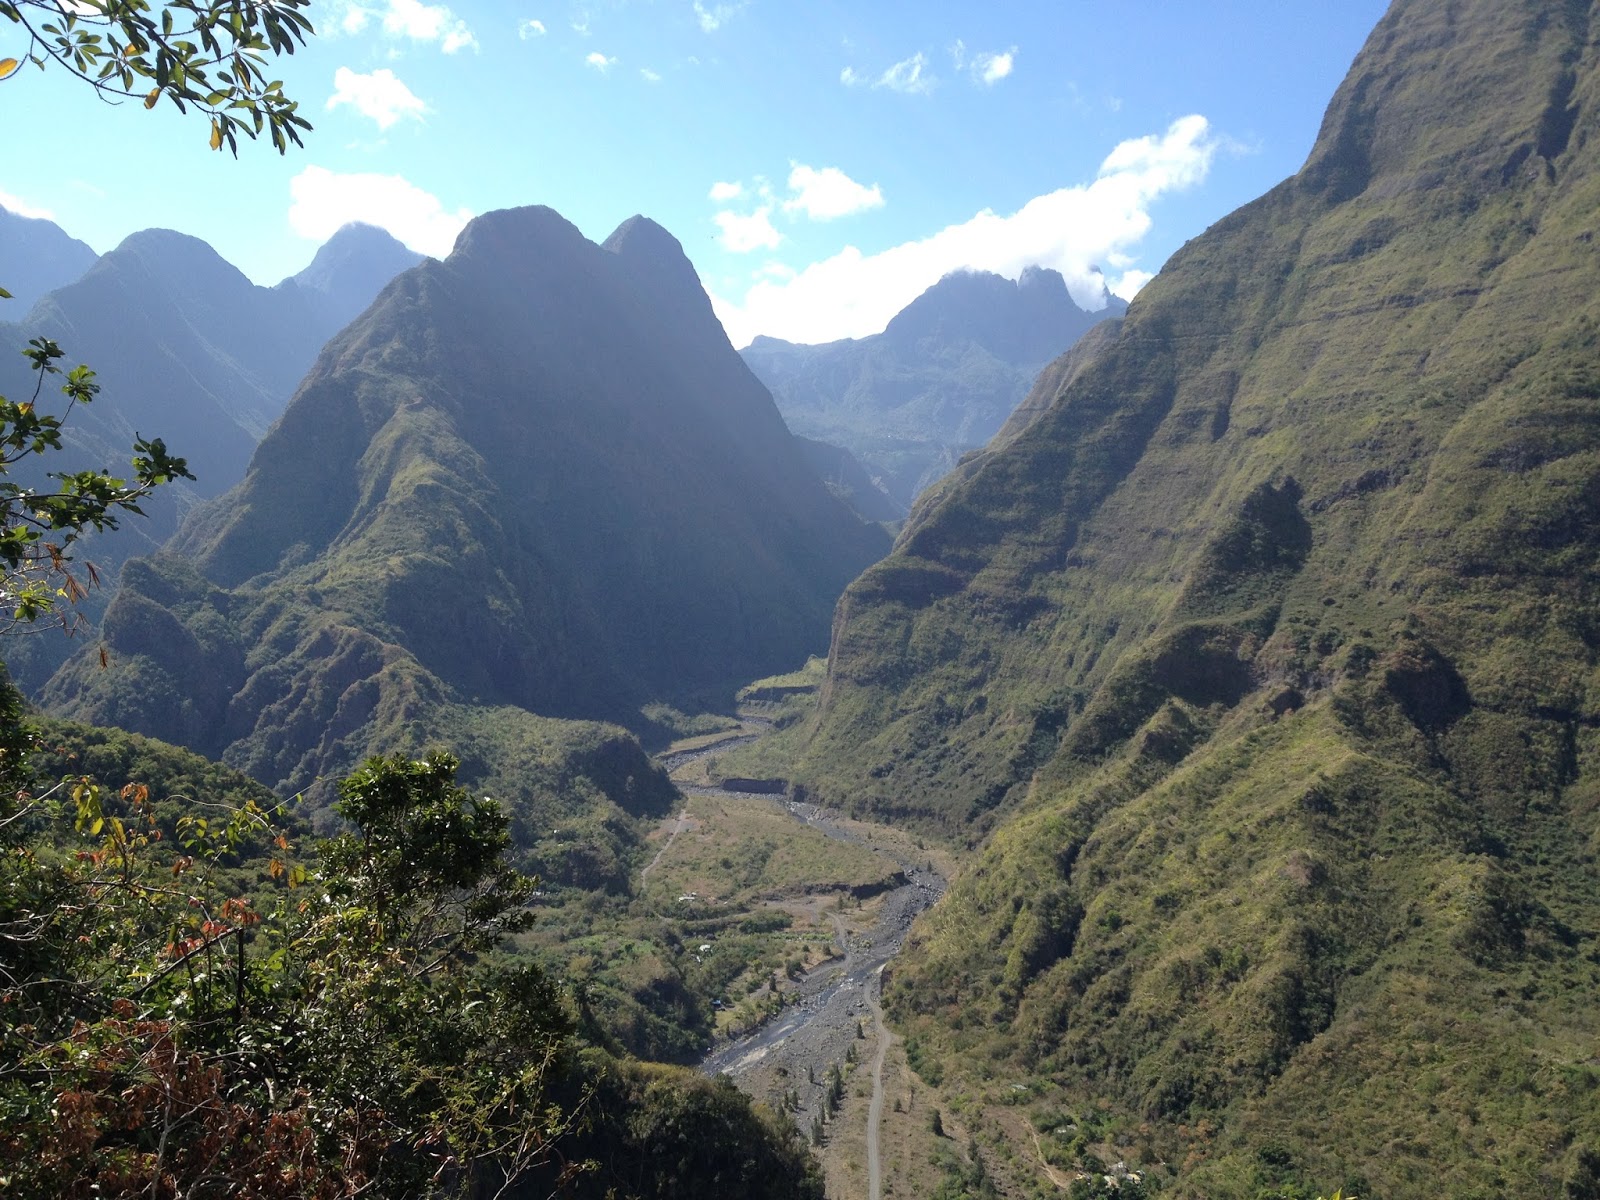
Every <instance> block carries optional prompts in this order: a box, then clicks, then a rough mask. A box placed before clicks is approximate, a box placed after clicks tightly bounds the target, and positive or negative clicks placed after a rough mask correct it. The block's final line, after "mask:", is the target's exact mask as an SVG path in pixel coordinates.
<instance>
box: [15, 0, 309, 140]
mask: <svg viewBox="0 0 1600 1200" xmlns="http://www.w3.org/2000/svg"><path fill="white" fill-rule="evenodd" d="M309 7H310V0H214V2H213V3H202V2H200V0H170V2H169V3H166V4H162V5H158V6H155V7H152V6H151V5H150V4H149V3H147V2H146V0H0V22H5V21H9V22H10V23H11V24H12V25H14V26H16V27H18V29H19V30H20V32H21V33H22V35H23V37H24V38H25V39H26V43H27V44H26V46H24V47H22V48H21V52H20V53H19V54H13V55H8V56H6V57H0V79H8V78H13V77H14V76H15V75H16V73H17V71H18V69H19V68H20V67H21V66H22V64H23V62H24V61H27V62H31V63H33V64H34V65H35V66H37V67H38V68H40V69H41V70H43V69H45V68H46V67H51V66H54V67H57V68H59V69H61V70H64V71H67V72H68V73H69V74H71V75H74V76H76V77H77V78H78V79H80V80H82V81H83V82H84V83H86V84H88V85H89V86H90V87H92V88H94V90H95V91H96V92H98V93H99V94H100V95H101V96H102V97H104V98H105V99H107V100H109V101H113V102H116V101H121V100H140V101H142V102H143V104H144V106H145V107H146V108H154V107H155V106H156V105H157V104H158V103H160V101H161V99H162V97H163V96H164V97H166V99H167V100H168V101H170V102H171V103H172V104H174V105H175V106H176V107H177V109H178V111H179V112H188V111H189V109H190V108H191V107H193V108H196V109H199V110H200V111H201V112H203V113H205V114H206V116H207V117H208V118H209V119H210V129H211V148H212V149H213V150H220V149H221V148H222V147H223V146H226V147H227V148H228V149H229V150H230V151H231V152H232V153H233V154H234V155H236V156H237V155H238V153H239V140H238V139H239V137H240V135H243V136H245V137H247V138H250V139H252V140H254V139H255V138H258V137H260V136H262V135H263V134H265V135H266V136H267V137H269V138H270V139H271V141H272V144H273V146H274V147H275V148H276V149H277V150H278V152H279V153H280V154H281V153H283V152H285V151H286V150H287V149H288V148H289V144H290V143H291V142H292V143H293V144H294V145H296V146H298V145H301V144H302V142H301V140H300V139H301V134H302V132H304V131H307V130H309V129H310V128H311V123H310V122H309V121H307V120H306V119H305V118H304V117H302V116H301V115H300V112H299V107H300V106H299V104H298V102H296V101H294V100H291V99H290V98H289V97H288V96H286V95H284V93H283V83H282V81H280V80H276V79H269V78H268V77H267V66H268V64H269V62H270V61H271V60H272V58H273V57H275V56H276V55H279V54H293V53H294V52H295V50H296V49H297V48H299V47H301V46H303V45H305V41H306V38H307V37H308V36H309V35H310V34H311V32H312V28H311V21H310V19H309V18H308V17H307V16H306V15H305V13H304V12H303V11H302V10H304V9H306V8H309ZM0 30H3V24H0Z"/></svg>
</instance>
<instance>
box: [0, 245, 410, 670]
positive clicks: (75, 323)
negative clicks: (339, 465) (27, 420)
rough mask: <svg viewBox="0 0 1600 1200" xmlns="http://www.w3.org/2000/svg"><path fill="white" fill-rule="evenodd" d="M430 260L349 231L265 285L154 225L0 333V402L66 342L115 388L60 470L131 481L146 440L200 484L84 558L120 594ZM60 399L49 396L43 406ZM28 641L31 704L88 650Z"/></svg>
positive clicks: (176, 491) (71, 439) (12, 657)
mask: <svg viewBox="0 0 1600 1200" xmlns="http://www.w3.org/2000/svg"><path fill="white" fill-rule="evenodd" d="M30 224H38V223H37V222H31V223H30ZM52 228H53V226H52ZM63 236H64V235H63ZM75 244H77V243H75ZM417 258H418V256H417V255H415V254H412V253H411V252H410V251H409V250H406V249H405V247H404V246H401V245H400V243H398V242H396V241H395V240H394V239H393V238H391V237H389V235H388V234H386V233H383V232H381V231H379V230H374V229H371V228H370V227H366V226H347V227H346V228H344V229H341V230H340V231H339V232H337V233H335V234H334V236H333V237H332V238H330V239H329V240H328V242H327V244H326V245H324V246H323V247H322V248H321V249H320V250H319V251H318V253H317V257H316V259H315V260H314V262H313V263H312V265H311V266H310V267H308V268H307V269H306V270H305V271H303V272H301V274H300V275H298V276H295V277H293V278H291V279H288V280H285V281H284V282H283V283H282V284H280V285H279V286H278V287H276V288H264V287H257V286H256V285H255V284H253V283H251V282H250V280H248V279H247V278H245V276H244V275H243V274H242V273H241V272H239V271H238V270H237V269H236V268H234V267H233V266H232V265H231V264H229V263H227V262H226V261H224V260H223V259H222V258H221V257H220V256H219V255H218V254H217V253H216V251H215V250H213V249H212V248H211V247H210V246H209V245H207V244H206V243H205V242H203V241H200V240H199V239H198V238H192V237H188V236H186V235H184V234H181V233H175V232H173V231H171V230H163V229H148V230H144V231H142V232H140V233H135V234H133V235H131V236H129V237H128V238H126V239H124V241H123V242H122V243H121V244H120V245H119V246H117V248H116V249H114V250H112V251H111V252H110V253H108V254H106V255H104V256H103V257H102V258H100V260H99V261H98V262H96V263H94V265H93V267H92V268H90V269H89V270H88V271H87V273H83V272H81V271H80V272H79V274H82V275H83V277H82V278H81V279H78V280H77V281H76V282H73V283H70V284H68V285H67V286H63V287H58V288H56V289H55V290H54V291H52V292H50V293H49V294H48V295H45V296H44V297H43V298H42V299H40V300H39V302H38V304H36V305H35V306H34V307H33V308H32V309H31V311H28V312H27V313H26V315H25V316H24V315H23V314H22V313H20V312H19V313H17V314H16V315H17V316H18V317H20V318H22V319H20V320H18V322H17V323H16V324H14V325H4V324H0V394H4V395H7V396H13V397H15V396H18V395H26V394H31V393H32V391H33V388H34V385H35V383H36V377H35V376H34V375H33V374H32V373H31V372H30V371H29V370H28V364H27V362H26V361H25V360H24V359H23V358H22V356H21V353H20V351H21V349H22V347H23V346H24V345H25V344H26V342H27V341H28V339H30V338H35V337H48V338H53V339H54V340H56V341H57V342H59V343H60V345H61V347H62V349H63V350H64V351H65V352H66V354H67V356H68V359H67V361H68V362H69V363H70V364H76V363H79V362H83V363H87V364H88V365H89V366H90V367H91V368H92V369H93V370H94V371H95V373H96V377H97V382H98V383H99V384H100V387H101V389H102V391H101V395H100V397H99V399H98V400H96V402H95V403H94V404H92V405H90V406H88V407H80V408H78V409H77V410H76V411H74V412H73V413H72V414H71V418H70V420H69V421H68V422H67V425H66V429H65V435H64V448H63V451H62V454H61V455H60V458H59V460H52V462H51V464H50V466H49V469H52V470H63V469H72V470H77V469H84V468H87V469H92V470H102V469H104V470H109V471H110V472H111V473H112V474H113V475H126V474H127V473H128V460H129V456H130V448H131V446H132V445H133V440H134V436H135V434H136V433H140V434H143V435H144V436H146V437H160V438H162V439H163V440H165V441H166V443H167V445H168V446H169V447H170V448H171V450H172V452H173V453H174V454H178V455H181V456H183V457H184V458H186V459H187V460H188V463H189V469H190V470H191V471H192V472H193V473H194V475H195V478H194V479H193V480H192V481H189V480H185V481H179V482H177V483H175V484H172V485H171V486H168V487H164V488H162V489H161V490H160V491H158V492H157V493H155V494H154V495H152V496H151V497H150V498H149V500H148V501H147V502H146V503H145V504H144V505H143V508H144V511H145V514H146V516H145V519H143V520H129V521H126V522H124V523H123V525H122V527H121V528H120V529H118V530H117V531H115V532H114V533H106V534H102V535H93V534H91V535H90V536H88V537H86V538H85V539H84V540H83V541H82V542H81V543H80V545H79V548H78V549H79V554H78V557H80V558H81V559H85V560H87V561H89V562H92V563H93V564H94V565H95V566H96V568H97V569H98V570H99V572H100V575H101V578H102V580H104V581H105V582H106V583H107V584H110V583H112V582H114V581H115V579H116V575H117V571H118V569H119V568H120V567H121V565H122V563H123V562H124V561H125V560H126V559H128V558H130V557H132V556H133V555H136V554H148V553H150V552H151V551H153V550H155V549H156V548H157V547H159V546H160V545H162V544H163V543H164V542H165V541H166V540H167V539H168V538H170V537H171V536H172V534H173V533H174V532H176V530H177V528H178V524H179V523H180V521H181V520H182V519H183V517H184V515H185V514H186V513H188V512H189V511H190V510H191V509H192V508H193V507H194V506H195V505H196V504H198V503H200V502H201V501H203V500H205V499H207V498H209V497H213V496H218V495H221V494H222V493H223V492H225V491H227V490H228V489H229V488H230V487H232V486H233V485H234V484H236V483H238V482H239V481H240V480H241V479H242V478H244V472H245V468H246V467H247V466H248V465H249V462H250V456H251V454H252V453H253V452H254V451H255V447H256V443H257V442H259V441H260V440H261V437H262V435H263V434H265V433H266V431H267V428H268V427H269V426H270V425H271V424H272V422H273V421H275V420H276V419H277V417H278V415H279V414H280V413H281V412H282V411H283V408H284V405H286V404H287V403H288V401H289V397H290V396H291V395H293V393H294V389H295V386H296V385H297V384H298V383H299V382H300V379H301V378H302V377H303V376H304V375H305V373H306V371H307V370H308V369H309V368H310V366H311V364H312V362H313V361H314V360H315V358H316V355H317V352H318V351H319V350H320V349H321V348H322V345H323V343H324V342H326V341H327V340H328V339H329V338H330V337H332V336H333V334H334V333H336V332H337V331H338V330H339V328H340V327H341V326H343V325H344V324H346V323H347V322H348V321H349V319H350V317H351V316H353V315H354V312H358V311H360V309H362V308H365V307H366V306H367V304H369V303H370V302H371V301H372V299H373V297H374V296H376V295H377V293H378V291H379V289H381V288H382V286H383V285H384V284H385V283H386V282H387V281H388V280H389V279H390V278H391V277H392V276H393V275H394V274H395V273H396V272H398V271H400V270H403V269H404V268H406V267H408V266H410V265H412V264H413V263H415V262H416V261H417ZM352 310H354V311H352ZM59 399H60V397H59V396H57V395H56V394H55V393H54V392H53V391H52V390H51V389H49V388H47V389H46V391H45V393H44V396H43V399H42V401H41V403H44V404H50V403H51V402H52V401H53V400H59ZM43 470H44V467H42V466H39V465H35V464H29V463H23V464H20V465H19V467H18V468H16V469H15V470H14V472H13V475H14V476H16V477H20V478H23V479H25V480H28V481H29V482H32V483H35V484H38V485H42V484H43V483H44V479H43V475H42V472H43ZM104 602H105V595H104V594H103V593H102V594H97V595H96V596H94V597H91V600H90V601H89V603H88V604H86V605H85V606H84V609H83V612H84V615H85V616H86V617H88V618H89V619H90V621H91V623H92V622H93V621H97V620H98V618H99V616H100V614H101V612H102V611H103V608H104ZM22 642H23V644H21V645H19V646H17V647H15V648H13V649H12V650H11V651H10V652H9V653H8V655H7V657H8V661H9V666H10V667H11V670H12V671H13V673H14V675H15V676H16V678H17V680H18V683H19V684H20V685H21V686H22V687H23V688H24V689H25V690H27V691H30V692H32V691H37V690H38V688H40V687H41V686H42V685H43V684H44V682H45V680H47V679H48V678H49V677H50V674H51V673H52V672H53V671H55V670H56V668H58V667H59V666H60V665H61V664H62V663H63V662H64V661H65V660H66V658H67V656H68V654H69V653H70V651H71V650H73V649H75V648H76V645H77V644H76V643H69V642H67V641H65V639H62V638H60V637H54V636H51V637H38V638H30V639H22Z"/></svg>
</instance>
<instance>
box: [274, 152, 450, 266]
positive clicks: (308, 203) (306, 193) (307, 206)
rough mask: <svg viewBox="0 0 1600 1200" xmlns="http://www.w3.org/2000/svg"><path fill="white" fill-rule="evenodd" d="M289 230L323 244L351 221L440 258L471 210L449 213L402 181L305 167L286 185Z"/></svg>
mask: <svg viewBox="0 0 1600 1200" xmlns="http://www.w3.org/2000/svg"><path fill="white" fill-rule="evenodd" d="M289 197H290V204H289V225H290V227H291V228H292V229H293V230H294V231H295V232H296V233H297V234H299V235H300V236H301V237H304V238H311V239H313V240H315V241H319V242H321V241H326V240H327V239H328V238H329V237H331V236H333V234H334V232H335V231H336V230H338V229H339V228H340V227H341V226H343V225H348V224H349V223H350V222H351V221H365V222H366V223H367V224H369V225H378V226H381V227H382V228H384V229H387V230H388V231H389V232H390V233H392V234H394V236H395V237H397V238H399V239H400V240H401V241H402V242H404V243H405V244H406V245H408V246H410V247H411V248H412V249H413V250H416V251H418V252H420V253H422V254H431V255H433V256H434V257H435V258H443V257H444V256H445V255H447V254H449V253H450V248H451V246H452V245H454V244H455V240H456V234H458V233H460V232H461V228H462V226H464V225H465V224H466V223H467V222H468V221H470V220H471V219H472V213H471V211H470V210H468V209H465V208H461V209H457V210H456V211H455V212H451V211H449V210H448V209H446V208H445V207H444V205H443V204H441V203H440V202H439V199H438V197H436V196H434V195H433V194H432V193H431V192H425V191H423V190H422V189H421V188H419V187H417V186H416V185H415V184H414V183H412V182H410V181H409V180H407V179H405V178H404V177H402V176H400V175H361V174H356V175H343V174H336V173H335V172H333V171H329V170H327V169H326V168H325V167H307V168H306V169H305V170H303V171H301V172H300V173H299V174H298V175H296V176H295V177H294V178H293V179H291V180H290V181H289Z"/></svg>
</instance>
